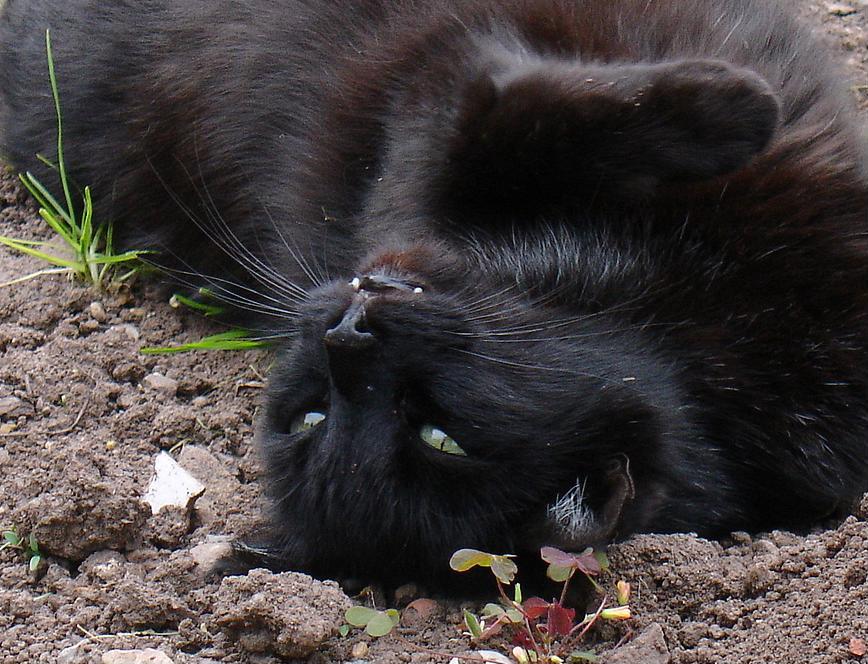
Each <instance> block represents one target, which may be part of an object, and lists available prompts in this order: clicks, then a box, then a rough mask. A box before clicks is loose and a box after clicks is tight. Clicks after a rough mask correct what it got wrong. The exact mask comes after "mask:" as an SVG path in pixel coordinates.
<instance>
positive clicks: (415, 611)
mask: <svg viewBox="0 0 868 664" xmlns="http://www.w3.org/2000/svg"><path fill="white" fill-rule="evenodd" d="M442 613H443V607H441V606H440V604H439V603H438V602H437V601H436V600H433V599H428V598H425V597H422V598H419V599H416V600H413V601H412V602H410V603H409V604H408V605H407V606H406V608H405V609H404V611H403V612H402V613H401V624H403V625H405V626H410V627H414V626H417V625H421V624H424V623H426V622H428V621H430V620H432V619H434V618H436V617H438V616H439V615H441V614H442Z"/></svg>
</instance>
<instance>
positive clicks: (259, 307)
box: [160, 266, 301, 320]
mask: <svg viewBox="0 0 868 664" xmlns="http://www.w3.org/2000/svg"><path fill="white" fill-rule="evenodd" d="M188 267H189V266H188ZM160 269H161V270H162V271H164V272H166V273H168V274H170V275H171V276H172V277H173V278H174V279H175V280H176V281H178V283H180V284H182V285H185V286H189V287H190V288H191V289H194V290H195V289H198V288H199V287H200V286H201V284H202V282H203V281H204V283H205V284H207V287H208V291H209V293H210V294H213V296H214V298H215V299H217V300H218V301H220V302H223V303H225V304H231V305H234V306H236V307H238V309H239V310H242V311H250V312H258V313H263V314H266V315H268V316H271V317H273V318H283V319H286V320H296V319H297V318H298V317H299V316H300V315H301V314H300V313H299V312H297V311H294V310H292V309H285V308H282V307H274V306H269V305H267V304H264V303H262V302H261V301H258V300H252V299H250V298H248V297H244V296H243V295H241V294H239V293H238V292H236V291H234V290H232V289H233V288H244V289H246V287H244V286H243V285H242V284H237V283H235V282H233V281H229V280H226V279H222V278H220V277H214V276H211V275H207V274H203V273H202V272H199V271H195V270H180V269H178V268H174V267H171V268H166V267H162V266H160ZM185 276H189V277H193V278H195V279H196V281H193V280H191V279H187V278H185ZM219 282H223V283H222V284H221V283H219ZM223 284H226V285H225V286H224V285H223ZM246 290H250V289H246ZM253 292H254V293H255V292H256V291H253Z"/></svg>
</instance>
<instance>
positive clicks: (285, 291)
mask: <svg viewBox="0 0 868 664" xmlns="http://www.w3.org/2000/svg"><path fill="white" fill-rule="evenodd" d="M148 163H149V165H150V167H151V170H152V171H153V173H154V175H155V177H156V178H157V179H158V181H159V182H160V183H161V185H162V186H163V188H164V189H165V191H166V193H167V195H168V196H169V197H170V198H171V199H172V201H173V202H174V203H175V204H176V205H177V206H178V208H179V209H180V210H181V211H182V212H183V213H184V215H185V216H186V217H187V218H188V219H189V220H190V221H191V222H192V223H193V224H194V225H195V226H196V227H197V228H198V229H199V230H201V231H202V232H203V233H204V234H205V235H206V236H207V237H209V239H211V241H212V242H213V243H214V246H216V247H217V248H219V249H220V250H221V251H222V252H223V253H224V254H225V255H226V256H227V257H229V258H230V259H231V260H232V261H233V262H234V263H236V264H237V265H239V267H241V268H242V269H245V270H246V271H247V272H248V273H249V274H250V275H251V276H252V277H254V279H256V280H257V281H258V282H260V283H261V284H262V285H263V286H265V287H266V288H267V289H268V290H270V291H272V292H273V293H275V294H276V295H279V296H283V297H289V298H291V299H294V300H296V301H298V302H303V301H304V300H305V299H306V298H307V292H306V291H305V290H304V289H303V288H301V287H299V286H297V285H295V284H293V283H291V282H289V281H287V282H286V288H281V287H279V286H276V285H275V284H273V283H268V282H267V281H264V280H263V276H262V275H261V274H260V273H259V271H258V270H257V269H256V268H255V266H250V265H248V264H247V263H245V261H244V260H242V258H241V257H240V256H239V255H238V253H237V252H236V251H233V247H232V246H228V245H227V243H226V241H225V240H224V239H223V238H220V237H216V236H215V235H214V233H213V230H214V229H209V228H208V227H206V226H205V225H204V224H203V223H202V222H201V220H199V218H198V217H197V216H196V215H195V214H194V213H193V211H192V210H190V209H189V207H188V206H187V205H186V204H185V203H184V202H183V201H182V200H181V199H180V197H179V196H178V195H177V194H176V193H175V191H174V190H173V189H172V188H171V187H169V185H168V183H166V182H165V181H164V179H163V178H162V176H161V175H160V173H159V171H158V170H157V169H156V168H155V167H154V166H153V164H152V163H151V162H150V160H149V161H148ZM180 166H181V167H182V168H184V166H183V164H180ZM184 170H185V172H186V169H184ZM189 177H190V176H189V173H188V178H189ZM190 182H191V184H192V185H193V186H194V188H195V183H194V182H193V181H192V178H190ZM199 195H200V196H201V194H199ZM236 241H237V242H238V244H239V245H240V247H241V249H244V250H245V251H246V249H245V248H244V246H243V244H241V243H240V241H238V240H237V238H236ZM164 251H165V250H164ZM169 253H170V254H171V252H169ZM171 255H173V256H174V257H175V258H177V256H176V255H174V254H171ZM185 265H187V264H186V263H185ZM159 267H161V269H165V266H159ZM187 267H190V266H189V265H187ZM235 285H236V286H240V284H237V283H236V284H235ZM245 289H246V290H249V291H250V292H252V293H254V294H256V295H257V296H259V297H263V298H265V299H269V300H271V301H273V302H275V303H278V304H281V303H282V300H280V299H275V298H273V297H271V296H268V295H266V294H265V293H262V292H260V291H254V290H253V289H250V288H247V287H245Z"/></svg>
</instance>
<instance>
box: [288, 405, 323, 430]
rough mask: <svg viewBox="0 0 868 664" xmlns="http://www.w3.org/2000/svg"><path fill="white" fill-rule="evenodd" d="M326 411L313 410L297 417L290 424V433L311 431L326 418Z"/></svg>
mask: <svg viewBox="0 0 868 664" xmlns="http://www.w3.org/2000/svg"><path fill="white" fill-rule="evenodd" d="M325 418H326V416H325V413H321V412H319V411H316V410H313V411H310V412H309V413H302V414H301V415H299V416H298V417H296V418H295V419H294V420H293V421H292V422H291V423H290V425H289V433H302V432H303V431H309V430H310V429H313V428H314V427H315V426H317V425H318V424H320V423H321V422H322V421H323V420H325Z"/></svg>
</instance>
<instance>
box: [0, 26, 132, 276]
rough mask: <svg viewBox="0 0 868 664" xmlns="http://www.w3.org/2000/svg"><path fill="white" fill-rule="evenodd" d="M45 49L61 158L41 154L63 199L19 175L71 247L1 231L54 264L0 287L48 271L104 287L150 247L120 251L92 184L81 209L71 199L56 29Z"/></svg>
mask: <svg viewBox="0 0 868 664" xmlns="http://www.w3.org/2000/svg"><path fill="white" fill-rule="evenodd" d="M45 51H46V55H47V58H48V76H49V79H50V81H51V94H52V97H53V98H54V111H55V115H56V117H57V163H52V162H51V161H49V160H48V159H46V158H45V157H42V156H41V155H37V157H38V158H39V160H40V161H42V162H43V163H44V164H46V165H48V166H50V167H51V168H52V169H54V170H55V171H56V172H57V174H58V177H59V179H60V185H61V188H62V189H63V199H64V200H63V203H61V202H60V201H58V200H57V199H56V198H55V197H54V196H52V194H51V192H49V191H48V189H47V187H45V186H44V185H43V184H42V183H41V182H40V181H39V180H38V179H37V178H36V177H35V176H34V175H33V174H32V173H30V172H27V173H23V174H20V175H19V176H18V177H19V178H20V179H21V182H22V184H23V185H24V187H25V188H26V189H27V191H29V192H30V195H31V196H33V198H34V199H36V202H37V203H38V204H39V216H40V217H42V219H43V220H44V221H45V222H46V223H47V224H48V225H49V226H50V227H51V228H52V230H54V232H55V233H57V235H58V236H59V238H60V239H61V240H62V242H63V244H65V245H66V247H67V248H68V250H61V251H58V250H57V248H56V246H55V245H56V244H57V243H56V242H33V241H28V240H20V239H16V238H11V237H6V236H2V235H0V244H4V245H6V246H7V247H10V248H12V249H14V250H16V251H19V252H21V253H23V254H27V255H29V256H33V257H35V258H38V259H40V260H43V261H46V262H47V263H49V264H51V265H53V266H54V267H52V268H47V269H43V270H37V271H36V272H32V273H30V274H27V275H25V276H23V277H18V278H16V279H12V280H10V281H7V282H5V283H2V284H0V286H11V285H13V284H18V283H21V282H23V281H27V280H29V279H33V278H36V277H39V276H42V275H46V274H69V275H70V276H73V277H77V278H80V279H82V280H84V281H86V282H88V283H90V284H92V285H93V286H94V287H95V288H96V289H97V290H105V289H106V288H108V287H111V286H117V285H119V284H120V283H123V282H124V281H127V280H128V279H129V278H131V277H132V276H133V275H134V274H136V273H137V272H138V271H139V270H140V269H141V268H142V263H141V262H140V260H139V257H140V256H142V255H143V254H145V253H148V252H145V251H125V252H121V253H115V250H114V246H113V237H112V226H111V224H108V223H106V224H100V225H95V224H94V222H93V202H92V199H91V193H90V187H85V188H84V191H83V193H82V208H81V212H80V213H79V212H77V211H76V209H75V206H74V205H73V202H72V194H71V192H70V182H69V177H68V175H67V172H66V162H65V160H64V156H63V114H62V113H61V110H60V94H59V92H58V87H57V76H56V74H55V70H54V57H53V55H52V51H51V32H50V31H49V30H46V31H45Z"/></svg>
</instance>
